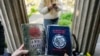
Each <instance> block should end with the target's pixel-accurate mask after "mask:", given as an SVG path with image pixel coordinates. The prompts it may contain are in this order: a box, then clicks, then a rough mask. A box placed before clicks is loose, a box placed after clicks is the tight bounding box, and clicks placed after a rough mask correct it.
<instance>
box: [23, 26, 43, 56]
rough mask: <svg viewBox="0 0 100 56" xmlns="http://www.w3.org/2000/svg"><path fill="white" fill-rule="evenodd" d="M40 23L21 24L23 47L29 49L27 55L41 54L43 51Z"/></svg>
mask: <svg viewBox="0 0 100 56" xmlns="http://www.w3.org/2000/svg"><path fill="white" fill-rule="evenodd" d="M43 31H44V29H43V25H42V24H22V32H23V37H24V38H23V39H24V46H25V49H27V50H29V54H28V56H34V55H35V56H36V55H42V54H43V53H44V50H43V48H44V44H43V38H44V36H43Z"/></svg>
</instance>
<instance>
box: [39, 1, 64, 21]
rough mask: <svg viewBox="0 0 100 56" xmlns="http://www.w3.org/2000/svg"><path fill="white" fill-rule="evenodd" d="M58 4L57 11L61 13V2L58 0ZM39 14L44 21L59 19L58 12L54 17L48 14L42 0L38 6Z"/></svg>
mask: <svg viewBox="0 0 100 56" xmlns="http://www.w3.org/2000/svg"><path fill="white" fill-rule="evenodd" d="M58 4H59V5H57V6H58V11H61V10H62V7H63V6H62V2H61V0H58ZM39 12H40V13H41V14H43V16H44V19H55V18H57V17H59V16H58V14H59V12H56V15H51V14H50V13H49V12H48V7H47V6H44V1H43V0H41V3H40V5H39Z"/></svg>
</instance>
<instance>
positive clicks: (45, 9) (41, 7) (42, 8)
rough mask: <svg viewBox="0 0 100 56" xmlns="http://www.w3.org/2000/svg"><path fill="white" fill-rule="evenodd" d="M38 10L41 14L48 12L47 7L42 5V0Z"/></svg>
mask: <svg viewBox="0 0 100 56" xmlns="http://www.w3.org/2000/svg"><path fill="white" fill-rule="evenodd" d="M39 12H40V13H41V14H47V13H48V7H46V6H44V1H43V0H42V1H41V2H40V5H39Z"/></svg>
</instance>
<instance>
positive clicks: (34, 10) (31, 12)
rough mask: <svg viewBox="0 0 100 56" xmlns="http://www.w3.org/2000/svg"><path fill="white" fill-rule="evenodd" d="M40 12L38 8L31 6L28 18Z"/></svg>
mask: <svg viewBox="0 0 100 56" xmlns="http://www.w3.org/2000/svg"><path fill="white" fill-rule="evenodd" d="M37 11H38V10H37V9H36V6H34V5H33V6H31V9H30V12H29V14H28V17H30V16H32V14H33V13H36V12H37Z"/></svg>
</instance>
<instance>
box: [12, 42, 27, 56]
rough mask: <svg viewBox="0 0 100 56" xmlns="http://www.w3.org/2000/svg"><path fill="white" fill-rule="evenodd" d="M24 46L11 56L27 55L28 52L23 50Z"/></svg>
mask: <svg viewBox="0 0 100 56" xmlns="http://www.w3.org/2000/svg"><path fill="white" fill-rule="evenodd" d="M23 47H24V44H23V45H21V46H20V47H19V48H18V49H17V50H16V51H15V52H14V53H13V54H12V55H11V56H19V55H22V54H27V53H28V50H23Z"/></svg>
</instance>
